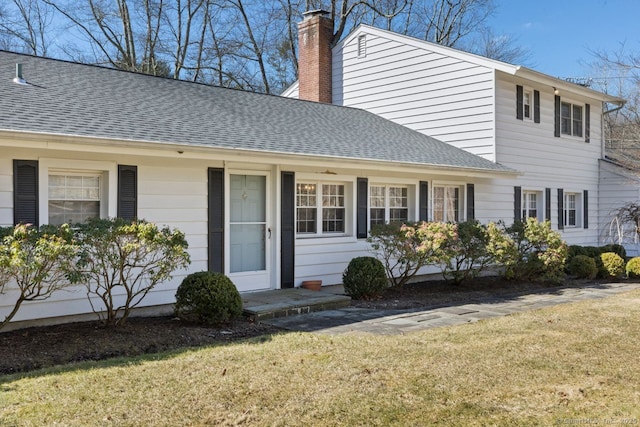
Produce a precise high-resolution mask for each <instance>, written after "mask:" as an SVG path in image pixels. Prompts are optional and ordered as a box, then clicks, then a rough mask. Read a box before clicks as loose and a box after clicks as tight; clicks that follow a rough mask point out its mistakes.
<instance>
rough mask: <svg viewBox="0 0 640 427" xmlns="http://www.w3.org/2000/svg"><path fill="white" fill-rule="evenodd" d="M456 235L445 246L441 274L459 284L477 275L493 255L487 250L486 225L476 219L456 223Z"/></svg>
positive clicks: (488, 263)
mask: <svg viewBox="0 0 640 427" xmlns="http://www.w3.org/2000/svg"><path fill="white" fill-rule="evenodd" d="M457 235H458V236H457V238H456V239H450V241H449V244H448V246H447V254H446V257H445V261H444V263H443V264H442V266H443V267H442V275H443V276H444V278H445V279H447V280H451V281H452V282H453V283H454V284H456V285H459V284H462V283H465V282H468V281H470V280H472V279H474V278H475V277H477V276H478V275H479V274H480V273H481V272H482V271H483V270H484V269H485V268H487V267H488V266H489V265H490V264H491V263H492V262H493V256H492V255H491V254H490V253H489V251H488V250H487V244H488V243H489V234H488V232H487V227H486V226H484V225H482V224H480V223H479V222H478V221H466V222H461V223H458V228H457Z"/></svg>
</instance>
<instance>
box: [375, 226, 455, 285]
mask: <svg viewBox="0 0 640 427" xmlns="http://www.w3.org/2000/svg"><path fill="white" fill-rule="evenodd" d="M370 234H371V235H370V237H369V238H368V239H367V241H368V242H369V243H370V244H371V249H372V250H373V252H374V253H375V254H376V255H377V257H378V259H380V260H381V261H382V264H383V265H384V268H385V270H386V272H387V276H388V277H389V279H390V280H391V283H393V286H395V287H401V286H403V285H404V284H405V283H407V282H408V281H409V280H410V279H411V278H412V277H413V276H415V275H416V274H417V273H418V270H420V269H421V268H422V267H424V266H426V265H428V264H440V263H442V262H444V260H445V259H446V247H447V245H448V244H449V242H450V241H451V240H452V239H455V238H456V225H455V224H447V223H442V222H425V221H421V222H418V223H415V224H411V225H406V224H397V223H392V224H385V225H377V226H375V227H373V229H372V230H371V233H370Z"/></svg>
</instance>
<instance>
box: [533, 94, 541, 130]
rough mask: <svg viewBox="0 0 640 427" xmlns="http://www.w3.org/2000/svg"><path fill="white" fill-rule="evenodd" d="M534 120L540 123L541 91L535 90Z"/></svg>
mask: <svg viewBox="0 0 640 427" xmlns="http://www.w3.org/2000/svg"><path fill="white" fill-rule="evenodd" d="M533 121H534V122H535V123H540V91H539V90H534V91H533Z"/></svg>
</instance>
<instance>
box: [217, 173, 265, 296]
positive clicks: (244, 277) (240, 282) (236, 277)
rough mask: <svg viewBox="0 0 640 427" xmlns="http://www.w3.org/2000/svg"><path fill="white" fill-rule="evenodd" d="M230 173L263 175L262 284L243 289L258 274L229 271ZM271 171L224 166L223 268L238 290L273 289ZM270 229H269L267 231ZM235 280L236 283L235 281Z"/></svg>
mask: <svg viewBox="0 0 640 427" xmlns="http://www.w3.org/2000/svg"><path fill="white" fill-rule="evenodd" d="M231 175H253V176H264V177H265V223H266V227H265V271H264V273H263V275H264V280H266V283H264V286H256V287H254V288H250V289H245V288H246V286H245V285H244V283H246V281H250V280H252V279H255V278H256V277H257V276H259V275H260V274H257V273H256V272H240V273H231ZM271 180H272V173H271V171H268V170H251V169H231V168H225V182H224V205H225V208H224V210H225V221H224V233H225V239H224V240H225V243H224V253H225V255H224V270H225V275H227V277H229V278H230V279H231V281H232V282H234V283H235V284H236V287H237V288H238V290H239V291H240V292H253V291H261V290H270V289H275V280H274V268H273V265H274V264H273V255H274V254H275V253H276V252H275V246H274V245H275V243H276V240H277V239H276V233H275V229H274V226H273V218H272V209H273V203H272V200H271V198H272V192H273V191H272V190H273V189H272V186H273V184H272V181H271ZM269 230H270V231H269ZM236 282H237V283H236Z"/></svg>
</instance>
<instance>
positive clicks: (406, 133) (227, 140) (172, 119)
mask: <svg viewBox="0 0 640 427" xmlns="http://www.w3.org/2000/svg"><path fill="white" fill-rule="evenodd" d="M16 64H22V70H23V77H24V79H25V80H26V81H27V83H28V84H27V85H21V84H17V83H15V82H14V81H13V78H14V77H15V74H16ZM0 130H5V131H18V132H35V133H41V134H53V135H70V136H81V137H82V136H84V137H98V138H107V139H113V140H122V141H132V142H133V141H135V142H152V143H158V144H178V145H192V146H200V147H215V148H222V149H230V150H248V151H250V152H255V153H260V152H262V153H283V154H294V155H301V156H313V157H324V158H327V157H330V158H342V159H352V160H367V161H383V162H396V163H401V164H413V165H425V166H427V165H429V166H440V167H451V168H456V169H460V168H461V169H473V170H479V171H486V172H497V173H500V172H506V173H513V172H514V171H513V170H512V169H509V168H507V167H505V166H502V165H500V164H496V163H493V162H490V161H488V160H486V159H483V158H481V157H479V156H476V155H473V154H471V153H468V152H466V151H463V150H461V149H458V148H456V147H453V146H451V145H448V144H446V143H444V142H442V141H439V140H436V139H434V138H430V137H428V136H425V135H423V134H421V133H419V132H416V131H413V130H410V129H408V128H406V127H404V126H401V125H398V124H395V123H393V122H391V121H388V120H386V119H383V118H381V117H379V116H376V115H374V114H372V113H369V112H366V111H364V110H359V109H355V108H348V107H339V106H334V105H328V104H319V103H314V102H308V101H301V100H297V99H290V98H282V97H279V96H273V95H264V94H257V93H251V92H245V91H240V90H233V89H226V88H220V87H214V86H209V85H204V84H198V83H192V82H185V81H179V80H173V79H167V78H161V77H152V76H147V75H142V74H136V73H131V72H125V71H119V70H114V69H111V68H104V67H98V66H91V65H84V64H77V63H72V62H66V61H60V60H54V59H46V58H40V57H35V56H29V55H23V54H15V53H10V52H4V51H0Z"/></svg>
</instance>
